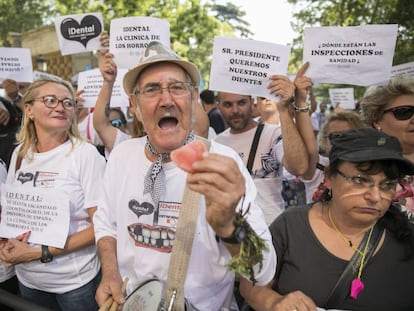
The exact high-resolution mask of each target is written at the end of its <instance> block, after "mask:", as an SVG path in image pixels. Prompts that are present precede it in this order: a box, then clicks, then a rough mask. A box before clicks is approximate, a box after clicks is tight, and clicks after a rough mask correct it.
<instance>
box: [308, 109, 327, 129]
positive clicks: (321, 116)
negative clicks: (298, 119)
mask: <svg viewBox="0 0 414 311" xmlns="http://www.w3.org/2000/svg"><path fill="white" fill-rule="evenodd" d="M327 106H328V105H327V104H326V102H321V103H319V110H317V111H314V112H313V113H312V114H311V122H312V127H313V131H314V133H315V136H317V135H318V132H319V130H320V128H321V126H322V124H323V122H325V118H326V116H327V115H328V110H326V108H327Z"/></svg>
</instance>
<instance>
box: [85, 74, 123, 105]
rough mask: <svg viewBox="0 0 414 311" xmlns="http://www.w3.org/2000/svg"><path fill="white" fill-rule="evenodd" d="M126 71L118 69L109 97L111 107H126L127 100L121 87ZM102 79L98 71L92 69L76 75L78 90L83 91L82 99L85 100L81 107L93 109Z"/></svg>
mask: <svg viewBox="0 0 414 311" xmlns="http://www.w3.org/2000/svg"><path fill="white" fill-rule="evenodd" d="M126 72H127V70H126V69H118V74H117V76H116V80H115V83H114V86H113V90H112V95H111V102H110V106H111V107H128V106H129V100H128V96H127V94H126V93H125V92H124V88H123V87H122V80H123V78H124V75H125V73H126ZM102 82H103V78H102V75H101V72H100V71H99V69H92V70H87V71H82V72H79V75H78V90H84V92H83V93H82V97H83V99H84V100H85V102H84V103H83V107H85V108H93V107H95V104H96V101H97V99H98V95H99V91H100V90H101V88H102Z"/></svg>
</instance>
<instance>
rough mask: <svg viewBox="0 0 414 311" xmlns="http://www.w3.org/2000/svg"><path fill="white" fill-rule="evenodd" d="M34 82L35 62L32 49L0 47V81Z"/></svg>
mask: <svg viewBox="0 0 414 311" xmlns="http://www.w3.org/2000/svg"><path fill="white" fill-rule="evenodd" d="M4 79H12V80H15V81H17V82H29V83H31V82H33V64H32V57H31V56H30V49H25V48H0V81H3V80H4Z"/></svg>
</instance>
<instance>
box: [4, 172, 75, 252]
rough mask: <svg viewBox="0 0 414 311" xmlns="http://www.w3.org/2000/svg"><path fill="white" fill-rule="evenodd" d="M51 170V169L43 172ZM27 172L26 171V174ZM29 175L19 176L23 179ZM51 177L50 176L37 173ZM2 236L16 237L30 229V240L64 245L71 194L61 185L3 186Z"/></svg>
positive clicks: (45, 243) (43, 243) (61, 246)
mask: <svg viewBox="0 0 414 311" xmlns="http://www.w3.org/2000/svg"><path fill="white" fill-rule="evenodd" d="M42 174H48V173H42ZM26 175H27V174H26ZM27 177H28V176H25V175H21V176H19V178H20V180H23V179H24V178H27ZM38 178H39V179H40V178H44V179H45V180H47V178H50V176H46V175H45V176H43V177H42V176H38ZM1 206H2V209H1V222H0V236H1V237H5V238H14V237H16V236H18V235H20V234H22V233H25V232H27V231H31V233H30V237H29V242H30V243H37V244H42V245H50V246H54V247H58V248H64V246H65V243H66V239H67V236H68V232H69V220H70V210H69V197H68V195H67V194H66V193H64V192H63V191H62V190H61V189H57V188H56V189H53V191H51V190H50V189H46V188H41V187H35V188H32V187H28V188H27V187H21V186H19V185H13V184H3V185H2V187H1Z"/></svg>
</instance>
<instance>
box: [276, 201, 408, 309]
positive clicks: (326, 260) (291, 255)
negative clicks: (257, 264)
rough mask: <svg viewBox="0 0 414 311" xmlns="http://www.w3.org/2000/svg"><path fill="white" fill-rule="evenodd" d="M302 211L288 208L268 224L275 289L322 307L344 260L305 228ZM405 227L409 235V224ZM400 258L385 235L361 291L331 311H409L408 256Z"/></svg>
mask: <svg viewBox="0 0 414 311" xmlns="http://www.w3.org/2000/svg"><path fill="white" fill-rule="evenodd" d="M308 211H309V207H304V206H300V207H291V208H289V209H287V210H286V211H285V212H284V213H282V214H281V215H280V216H279V217H278V218H277V219H276V220H275V221H274V222H273V223H272V224H271V225H270V232H271V234H272V236H273V244H274V246H275V249H276V253H277V257H278V263H277V271H276V280H277V284H276V288H275V290H276V291H277V292H278V293H280V294H282V295H285V294H287V293H290V292H293V291H295V290H301V291H302V292H304V293H305V294H306V295H307V296H309V297H310V298H312V299H313V301H314V302H315V304H316V305H317V306H318V307H322V308H325V305H324V304H325V302H326V299H327V298H328V295H329V293H330V291H331V289H332V288H333V286H334V285H335V283H336V281H337V280H338V278H339V276H340V275H341V273H342V272H343V270H344V269H345V267H346V265H347V264H348V261H346V260H343V259H340V258H338V257H336V256H334V255H333V254H331V253H330V252H328V251H327V250H326V249H325V248H324V247H323V246H322V244H321V243H320V242H319V240H318V239H317V237H316V236H315V234H314V232H313V231H312V229H311V226H310V223H309V218H308ZM410 228H411V231H414V224H411V226H410ZM403 256H404V252H403V247H402V246H401V244H400V243H399V242H397V240H396V239H395V238H394V237H393V236H392V235H391V234H389V233H388V232H387V233H386V237H385V241H384V243H383V245H382V246H381V248H380V250H379V251H378V252H377V253H376V254H374V256H373V257H372V258H371V259H370V260H369V262H368V263H367V265H366V266H365V268H364V270H363V271H362V276H361V280H362V281H363V283H364V284H365V289H364V290H363V291H362V292H361V293H360V294H359V296H358V298H357V299H356V300H353V299H352V298H349V296H348V297H347V298H346V299H345V301H344V302H343V303H342V304H341V305H338V306H335V308H337V309H342V310H353V311H358V310H364V311H366V310H376V311H380V310H384V311H385V310H387V311H389V310H399V311H403V310H414V283H413V280H414V258H410V259H409V260H406V261H404V260H403V259H402V258H403ZM349 288H350V287H349Z"/></svg>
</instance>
